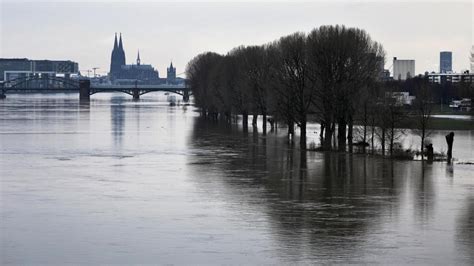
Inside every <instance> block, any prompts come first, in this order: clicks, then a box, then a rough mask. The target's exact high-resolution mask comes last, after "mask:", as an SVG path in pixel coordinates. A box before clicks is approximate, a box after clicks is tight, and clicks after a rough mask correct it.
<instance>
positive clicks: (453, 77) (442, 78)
mask: <svg viewBox="0 0 474 266" xmlns="http://www.w3.org/2000/svg"><path fill="white" fill-rule="evenodd" d="M425 76H427V77H428V80H429V81H430V82H432V83H439V84H443V83H458V82H465V83H474V73H469V72H468V71H466V72H464V73H428V74H425Z"/></svg>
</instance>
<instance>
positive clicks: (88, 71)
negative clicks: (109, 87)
mask: <svg viewBox="0 0 474 266" xmlns="http://www.w3.org/2000/svg"><path fill="white" fill-rule="evenodd" d="M79 71H84V72H87V77H88V78H90V74H91V72H92V70H90V69H83V70H79Z"/></svg>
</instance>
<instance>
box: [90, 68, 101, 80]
mask: <svg viewBox="0 0 474 266" xmlns="http://www.w3.org/2000/svg"><path fill="white" fill-rule="evenodd" d="M97 69H100V67H93V68H92V70H94V78H95V77H97V75H96V74H95V71H96V70H97Z"/></svg>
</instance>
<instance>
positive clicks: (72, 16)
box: [0, 0, 474, 77]
mask: <svg viewBox="0 0 474 266" xmlns="http://www.w3.org/2000/svg"><path fill="white" fill-rule="evenodd" d="M473 13H474V6H473V4H472V2H471V1H469V0H467V1H418V2H414V1H390V0H380V1H370V2H369V1H282V0H280V1H268V0H267V1H260V2H257V1H237V2H235V1H212V2H202V1H186V2H182V1H173V2H171V1H151V0H148V1H139V2H137V1H133V2H132V1H125V0H123V1H109V0H103V1H91V0H89V1H77V0H76V1H66V0H63V1H59V0H56V1H23V0H0V57H1V58H30V59H50V60H73V61H76V62H78V63H79V69H80V70H81V72H83V73H85V72H86V70H88V69H92V68H93V67H98V68H99V69H98V70H97V73H99V74H106V73H107V72H108V71H109V68H110V57H111V52H112V48H113V40H114V33H115V32H121V33H122V37H123V42H124V49H125V53H126V60H127V63H128V64H130V63H135V60H136V56H137V51H138V50H140V57H141V62H142V64H152V65H153V66H154V67H155V68H156V69H157V70H158V71H159V73H160V76H161V77H165V76H166V67H167V66H169V64H170V62H171V61H173V65H174V66H176V67H177V73H178V74H181V73H183V72H184V71H185V66H186V64H187V62H188V61H189V60H191V59H192V58H193V57H194V56H196V55H197V54H199V53H202V52H205V51H214V52H218V53H222V54H225V53H226V52H228V51H229V50H231V49H232V48H234V47H236V46H238V45H255V44H264V43H268V42H271V41H274V40H276V39H278V38H279V37H282V36H285V35H288V34H291V33H294V32H297V31H299V32H309V31H311V30H312V29H313V28H315V27H319V26H321V25H335V24H344V25H346V26H348V27H358V28H362V29H365V30H366V31H367V32H368V33H369V34H370V36H371V37H372V39H373V40H375V41H377V42H379V43H381V44H382V45H383V47H384V49H385V52H386V68H389V69H390V70H392V69H391V65H392V58H393V57H398V59H415V60H416V72H417V73H424V72H425V71H438V68H439V52H440V51H445V50H447V51H452V52H453V69H454V70H455V71H458V72H459V71H461V70H464V69H469V55H470V50H471V47H472V45H473V43H474V41H473V36H474V32H473V25H474V19H473ZM181 76H183V74H181Z"/></svg>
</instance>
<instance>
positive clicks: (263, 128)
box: [262, 112, 267, 135]
mask: <svg viewBox="0 0 474 266" xmlns="http://www.w3.org/2000/svg"><path fill="white" fill-rule="evenodd" d="M262 120H263V122H262V123H263V124H262V130H263V135H266V134H267V113H266V112H263V114H262Z"/></svg>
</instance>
